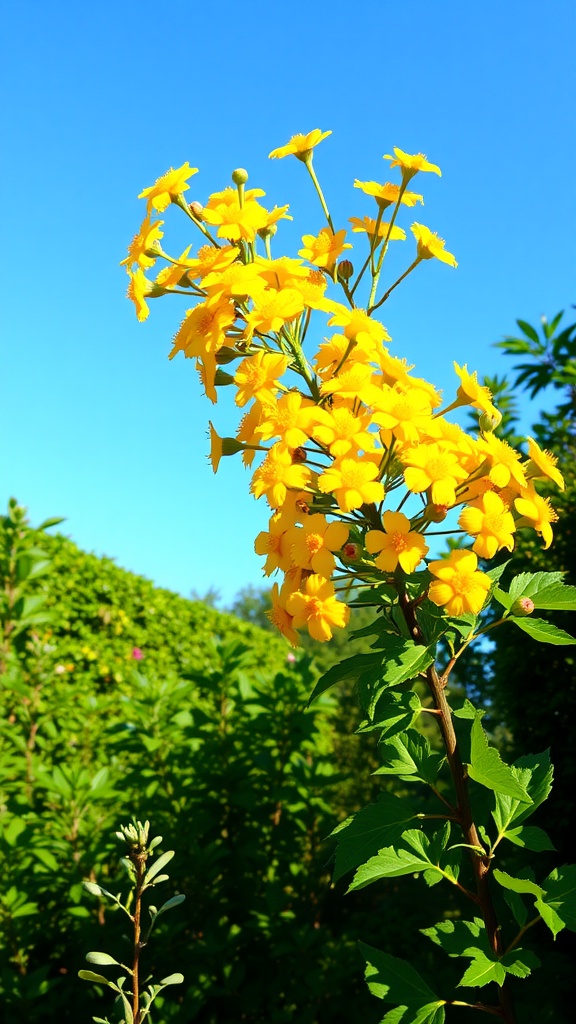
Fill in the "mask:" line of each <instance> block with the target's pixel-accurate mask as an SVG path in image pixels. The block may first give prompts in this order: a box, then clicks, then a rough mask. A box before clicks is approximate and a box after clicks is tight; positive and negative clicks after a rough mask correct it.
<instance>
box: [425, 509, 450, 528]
mask: <svg viewBox="0 0 576 1024" xmlns="http://www.w3.org/2000/svg"><path fill="white" fill-rule="evenodd" d="M447 515H448V506H447V505H434V504H430V505H426V508H425V509H424V518H425V519H427V520H428V521H429V522H431V523H442V522H444V520H445V519H446V516H447Z"/></svg>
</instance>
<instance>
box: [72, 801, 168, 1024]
mask: <svg viewBox="0 0 576 1024" xmlns="http://www.w3.org/2000/svg"><path fill="white" fill-rule="evenodd" d="M149 833H150V822H148V821H145V822H144V824H142V822H141V821H136V822H131V823H130V824H129V825H121V826H120V829H119V831H118V832H116V835H117V837H118V839H120V840H121V841H122V842H123V843H125V844H126V846H127V851H126V853H125V856H123V857H121V864H122V866H123V867H124V869H125V871H126V873H127V875H128V879H129V881H130V889H129V890H128V894H127V896H126V899H125V900H123V899H122V895H121V893H118V894H117V895H114V894H113V893H111V892H108V890H107V889H104V888H102V886H101V885H98V884H97V883H96V882H90V881H85V882H84V886H85V888H86V889H87V890H88V892H90V893H92V895H94V896H99V897H103V898H104V899H105V900H107V901H109V902H110V903H112V904H114V905H115V906H117V907H119V908H120V910H122V911H124V913H125V914H126V916H127V917H128V918H129V920H130V922H131V925H132V935H133V939H132V964H131V966H128V965H127V964H123V963H119V961H118V960H116V959H115V958H114V957H113V956H110V955H109V954H108V953H99V952H90V953H87V954H86V959H87V961H88V963H90V964H94V965H96V966H98V967H115V968H119V969H120V971H122V972H123V973H122V974H121V975H120V977H117V978H116V980H115V981H110V980H109V979H108V978H106V977H105V976H104V975H103V974H97V973H96V972H95V971H79V972H78V974H79V977H80V978H82V979H83V980H84V981H92V982H94V984H96V985H106V986H107V987H108V988H111V989H112V990H113V991H114V992H116V994H117V995H116V1001H117V1002H118V1003H120V1005H121V1007H122V1019H121V1021H120V1022H119V1024H142V1021H144V1020H148V1021H150V1020H151V1016H150V1010H151V1007H152V1003H153V1002H154V1000H155V999H156V996H157V995H158V994H159V993H160V992H161V991H162V989H164V988H166V987H167V986H168V985H180V984H182V982H183V981H184V976H183V975H182V974H179V973H175V974H170V975H169V976H168V977H166V978H162V979H161V980H160V981H159V982H152V981H151V979H150V977H147V978H145V979H142V970H141V959H140V957H141V953H142V950H143V949H144V948H145V947H146V946H147V945H148V942H149V941H150V936H151V934H152V930H153V928H154V925H155V924H156V921H157V920H158V918H159V917H160V915H161V914H164V913H165V912H166V911H167V910H171V909H172V907H177V906H178V905H179V904H180V903H182V902H183V901H184V899H185V898H186V897H185V896H183V895H182V894H177V895H176V896H172V897H171V898H170V899H169V900H166V902H165V903H163V904H162V906H161V907H159V908H157V907H155V906H152V905H150V906H148V915H149V918H150V920H149V922H147V924H146V925H145V924H143V922H142V913H143V910H144V903H143V896H144V893H145V892H146V890H147V889H152V888H153V887H154V886H156V885H159V884H160V882H166V881H167V880H168V877H169V876H168V875H167V874H165V873H162V872H163V868H165V867H166V865H167V864H168V863H169V861H171V860H172V857H173V856H174V850H166V852H165V853H161V854H160V856H158V857H157V858H156V859H155V860H153V862H152V863H150V860H151V858H152V857H153V855H154V850H155V849H156V847H158V846H159V845H160V844H161V842H162V836H156V837H155V838H154V839H151V840H150V839H149ZM92 1019H93V1020H94V1021H96V1022H97V1024H111V1022H110V1021H109V1020H108V1018H107V1017H93V1018H92Z"/></svg>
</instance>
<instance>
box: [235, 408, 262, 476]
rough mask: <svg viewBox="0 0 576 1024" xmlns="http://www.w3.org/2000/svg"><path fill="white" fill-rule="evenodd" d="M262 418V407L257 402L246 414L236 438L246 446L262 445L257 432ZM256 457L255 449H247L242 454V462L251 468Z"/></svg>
mask: <svg viewBox="0 0 576 1024" xmlns="http://www.w3.org/2000/svg"><path fill="white" fill-rule="evenodd" d="M261 417H262V405H261V403H260V402H258V401H256V402H254V403H253V404H252V405H251V406H250V408H249V409H248V412H245V413H244V415H243V417H242V419H241V420H240V424H239V426H238V430H237V431H236V436H237V438H238V440H239V441H243V442H244V444H246V445H257V444H260V441H261V438H260V435H259V434H257V433H256V430H257V428H258V424H259V423H260V420H261ZM255 455H256V452H255V451H254V450H253V449H251V448H245V449H244V451H243V452H242V462H243V463H244V465H245V466H248V467H250V466H251V465H252V463H253V462H254V457H255Z"/></svg>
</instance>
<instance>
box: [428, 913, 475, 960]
mask: <svg viewBox="0 0 576 1024" xmlns="http://www.w3.org/2000/svg"><path fill="white" fill-rule="evenodd" d="M420 931H421V932H422V935H426V937H427V938H429V939H431V940H432V942H435V943H436V945H437V946H440V947H441V948H442V949H443V950H444V952H445V953H447V954H448V956H463V955H464V951H465V950H466V949H469V948H470V946H474V947H477V946H478V945H480V946H485V952H486V953H488V952H489V947H488V939H487V936H486V929H485V926H484V921H483V920H482V918H481V917H475V918H474V920H473V921H453V920H450V919H449V920H447V921H440V922H439V923H438V924H435V925H433V926H432V927H431V928H421V929H420Z"/></svg>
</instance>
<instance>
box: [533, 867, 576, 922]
mask: <svg viewBox="0 0 576 1024" xmlns="http://www.w3.org/2000/svg"><path fill="white" fill-rule="evenodd" d="M544 890H545V895H544V896H543V897H542V899H541V901H538V902H537V903H536V906H537V907H538V910H539V911H540V913H541V914H542V917H544V914H543V913H542V905H545V906H546V908H547V909H549V910H550V911H553V912H554V914H555V915H556V917H557V918H558V919H559V920H560V921H561V922H562V927H566V928H568V929H569V930H570V931H572V932H573V931H576V864H565V865H564V866H563V867H561V868H554V870H553V871H551V872H550V874H549V875H548V878H546V879H545V881H544ZM544 920H545V921H546V924H548V926H549V927H550V924H549V922H548V920H547V919H546V917H544ZM552 930H554V929H552ZM560 930H561V929H560V928H558V929H557V931H560ZM555 934H556V933H555Z"/></svg>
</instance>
